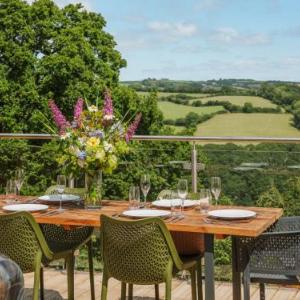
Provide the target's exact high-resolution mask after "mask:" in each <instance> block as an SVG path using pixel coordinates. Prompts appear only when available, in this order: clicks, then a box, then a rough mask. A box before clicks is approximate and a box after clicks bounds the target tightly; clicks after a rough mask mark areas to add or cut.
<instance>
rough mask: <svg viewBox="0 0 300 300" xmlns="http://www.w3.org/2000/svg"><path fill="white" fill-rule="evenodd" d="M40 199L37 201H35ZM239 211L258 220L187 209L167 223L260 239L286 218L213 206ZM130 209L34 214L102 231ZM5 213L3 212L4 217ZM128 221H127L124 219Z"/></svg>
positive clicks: (274, 212)
mask: <svg viewBox="0 0 300 300" xmlns="http://www.w3.org/2000/svg"><path fill="white" fill-rule="evenodd" d="M35 198H36V197H35ZM4 199H5V197H4V196H0V208H1V207H2V206H3V205H4V204H5V201H4ZM31 199H34V198H33V197H21V198H20V201H30V200H31ZM226 208H238V209H249V210H252V211H255V212H256V213H257V216H256V217H255V218H252V219H247V220H234V221H233V220H232V221H224V220H210V219H208V218H207V217H206V216H205V215H202V214H201V213H200V212H199V210H196V209H187V210H185V211H184V215H185V217H184V219H182V220H179V221H178V220H176V222H173V221H172V220H168V219H166V220H165V222H166V225H167V227H168V229H169V230H170V231H181V232H194V233H209V234H216V235H233V236H248V237H256V236H259V235H260V234H261V233H262V232H264V231H265V230H266V229H267V228H268V227H269V226H270V225H272V224H273V223H274V222H276V220H278V219H279V218H280V217H281V216H282V209H280V208H262V207H245V206H212V207H211V208H210V209H211V210H213V209H226ZM55 209H57V207H53V206H52V207H50V208H49V210H55ZM127 209H128V201H115V200H106V201H103V207H102V208H101V209H94V210H88V209H83V208H75V207H67V209H66V210H65V211H64V212H60V213H54V214H52V215H47V214H46V213H45V212H35V213H32V215H33V216H34V218H35V220H36V221H37V222H38V223H48V224H57V225H63V226H66V227H68V226H69V227H70V226H92V227H100V215H101V214H105V215H108V216H113V215H116V214H121V213H122V212H123V211H124V210H127ZM3 213H4V211H3V210H2V209H0V214H3ZM124 219H125V218H124ZM126 219H127V220H128V218H126Z"/></svg>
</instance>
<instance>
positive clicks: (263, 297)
mask: <svg viewBox="0 0 300 300" xmlns="http://www.w3.org/2000/svg"><path fill="white" fill-rule="evenodd" d="M259 295H260V300H266V293H265V284H264V283H260V284H259Z"/></svg>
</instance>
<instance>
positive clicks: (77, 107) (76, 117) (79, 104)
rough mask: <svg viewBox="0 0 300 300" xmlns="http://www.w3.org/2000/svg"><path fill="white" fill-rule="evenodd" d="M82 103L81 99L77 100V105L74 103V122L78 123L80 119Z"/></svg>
mask: <svg viewBox="0 0 300 300" xmlns="http://www.w3.org/2000/svg"><path fill="white" fill-rule="evenodd" d="M83 103H84V101H83V99H82V98H78V100H77V103H76V105H75V108H74V120H75V121H78V120H79V118H80V115H81V113H82V111H83Z"/></svg>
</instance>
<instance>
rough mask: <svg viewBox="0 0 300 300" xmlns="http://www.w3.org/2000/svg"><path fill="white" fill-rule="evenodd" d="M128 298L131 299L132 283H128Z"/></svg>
mask: <svg viewBox="0 0 300 300" xmlns="http://www.w3.org/2000/svg"><path fill="white" fill-rule="evenodd" d="M128 299H129V300H132V299H133V284H132V283H129V285H128Z"/></svg>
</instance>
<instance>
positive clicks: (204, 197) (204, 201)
mask: <svg viewBox="0 0 300 300" xmlns="http://www.w3.org/2000/svg"><path fill="white" fill-rule="evenodd" d="M210 204H211V193H210V190H209V189H201V190H200V199H199V205H200V211H201V212H202V213H204V214H207V212H208V210H209V207H210Z"/></svg>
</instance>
